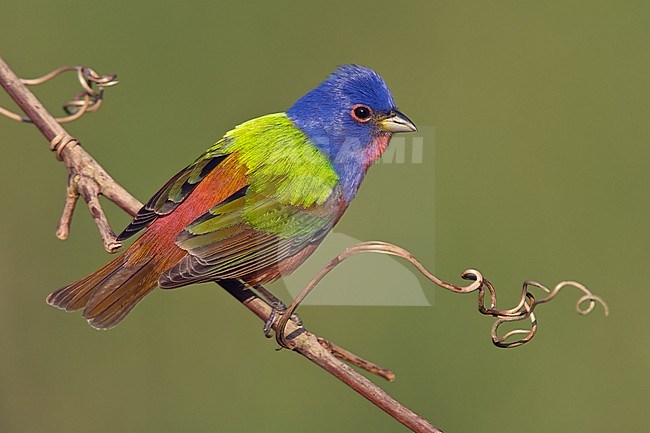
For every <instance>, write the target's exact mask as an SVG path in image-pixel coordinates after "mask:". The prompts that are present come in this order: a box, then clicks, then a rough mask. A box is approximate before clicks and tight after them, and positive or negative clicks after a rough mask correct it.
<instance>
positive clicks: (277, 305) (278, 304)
mask: <svg viewBox="0 0 650 433" xmlns="http://www.w3.org/2000/svg"><path fill="white" fill-rule="evenodd" d="M271 307H273V310H272V311H271V314H270V315H269V318H268V319H266V322H264V329H263V330H264V336H265V337H266V338H271V337H272V336H273V324H274V323H275V320H276V319H277V318H278V317H279V316H282V315H283V314H284V313H285V311H287V305H286V304H285V303H284V302H282V301H280V300H276V301H274V302H272V303H271ZM291 321H292V322H294V323H295V324H296V325H298V326H302V319H300V317H299V316H298V315H297V314H296V313H294V314H292V315H291Z"/></svg>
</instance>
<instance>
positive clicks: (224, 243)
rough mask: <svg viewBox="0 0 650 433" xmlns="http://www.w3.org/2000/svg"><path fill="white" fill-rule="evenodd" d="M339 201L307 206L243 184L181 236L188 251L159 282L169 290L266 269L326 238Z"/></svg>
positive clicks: (187, 228)
mask: <svg viewBox="0 0 650 433" xmlns="http://www.w3.org/2000/svg"><path fill="white" fill-rule="evenodd" d="M335 202H336V200H335V199H332V200H331V201H328V202H327V203H326V204H324V205H316V206H314V207H311V208H303V207H300V206H291V205H285V204H282V203H280V202H279V201H278V200H277V199H276V198H275V197H268V196H260V195H252V194H250V189H247V188H244V189H242V190H240V191H238V192H237V193H236V194H233V196H232V198H229V199H228V200H225V201H224V202H222V203H221V204H219V205H217V206H215V207H214V208H212V209H211V210H210V211H209V212H207V213H205V214H204V215H203V216H201V217H199V218H197V219H196V220H195V221H194V222H192V223H191V224H190V225H188V226H187V227H186V228H185V230H183V231H182V232H181V233H180V234H179V235H178V237H177V238H176V244H177V245H178V246H179V247H180V248H182V249H184V250H185V251H187V253H188V254H187V255H186V256H185V257H184V258H183V259H181V261H180V262H179V263H178V264H176V265H175V266H174V267H172V268H171V269H169V270H167V271H166V272H165V273H164V274H163V275H162V276H161V277H160V278H159V280H158V284H159V285H160V287H161V288H163V289H171V288H175V287H180V286H185V285H187V284H191V283H197V282H202V281H213V280H223V279H233V278H244V277H248V278H254V276H255V275H257V274H260V273H264V272H267V271H269V269H270V268H273V267H274V266H276V265H277V264H278V263H281V262H283V261H285V260H288V259H290V258H292V257H294V256H296V255H297V254H299V253H300V252H302V251H305V250H306V249H309V247H310V246H314V248H315V246H316V245H318V244H319V243H320V242H321V241H322V239H323V237H324V236H325V235H326V234H327V233H328V232H329V230H330V229H331V227H332V226H333V225H334V224H335V223H336V220H337V219H338V217H339V212H338V209H335V206H334V203H335ZM330 203H332V205H330ZM290 270H292V269H290ZM290 270H289V271H290ZM277 272H281V270H277ZM278 276H279V275H278Z"/></svg>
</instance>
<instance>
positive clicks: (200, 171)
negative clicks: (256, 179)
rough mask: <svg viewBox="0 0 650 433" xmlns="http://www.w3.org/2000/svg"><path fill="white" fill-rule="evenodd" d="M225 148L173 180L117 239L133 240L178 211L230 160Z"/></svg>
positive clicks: (211, 151)
mask: <svg viewBox="0 0 650 433" xmlns="http://www.w3.org/2000/svg"><path fill="white" fill-rule="evenodd" d="M222 147H223V140H222V141H220V142H219V143H217V145H215V146H213V147H212V148H210V149H209V150H208V151H207V152H206V153H205V154H203V155H201V157H200V158H199V159H197V160H196V161H194V162H193V163H192V164H190V165H188V166H187V167H185V168H184V169H182V170H181V171H179V172H178V173H177V174H176V175H175V176H174V177H172V178H171V179H169V180H168V181H167V183H166V184H165V185H163V187H162V188H160V190H158V192H156V193H155V194H154V195H153V197H151V199H149V201H148V202H147V204H145V205H144V206H143V207H142V208H141V209H140V211H138V213H137V215H136V216H135V217H134V218H133V221H131V223H130V224H129V225H128V226H127V227H126V228H125V229H124V231H123V232H122V233H121V234H120V235H119V236H118V237H117V239H118V240H120V241H121V240H124V239H127V238H129V237H131V236H133V235H134V234H136V233H137V232H139V231H140V230H142V229H144V228H146V227H148V226H149V225H150V224H151V223H153V222H154V221H155V220H156V219H157V218H158V217H161V216H164V215H167V214H169V213H170V212H172V211H173V210H174V209H176V208H177V207H178V205H180V204H181V203H182V202H183V200H185V199H186V198H187V196H188V195H189V194H190V193H191V192H192V191H194V189H195V188H196V186H197V185H198V184H199V183H200V182H201V181H202V180H203V179H204V178H205V177H206V176H207V175H208V174H209V173H210V172H211V171H212V170H214V169H215V167H217V166H218V165H219V163H221V161H223V160H224V159H225V158H226V157H227V156H228V154H227V153H225V152H223V151H221V148H222Z"/></svg>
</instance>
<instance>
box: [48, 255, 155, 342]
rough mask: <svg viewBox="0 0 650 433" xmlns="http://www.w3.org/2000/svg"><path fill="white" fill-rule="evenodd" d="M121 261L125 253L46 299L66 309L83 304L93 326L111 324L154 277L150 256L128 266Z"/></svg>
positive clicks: (149, 286) (151, 284) (145, 290)
mask: <svg viewBox="0 0 650 433" xmlns="http://www.w3.org/2000/svg"><path fill="white" fill-rule="evenodd" d="M125 263H126V260H125V255H123V256H121V257H118V258H116V259H115V260H113V261H111V262H110V263H108V264H107V265H106V266H104V267H102V268H101V269H99V270H98V271H97V272H95V273H93V274H90V275H88V276H87V277H85V278H82V279H81V280H79V281H77V282H75V283H72V284H70V285H68V286H65V287H63V288H61V289H58V290H56V291H54V292H52V293H51V294H50V295H49V296H48V297H47V303H48V304H50V305H52V306H55V307H58V308H61V309H63V310H66V311H74V310H79V309H81V308H83V309H84V311H83V317H84V318H85V319H86V320H87V321H88V323H89V324H90V326H92V327H93V328H96V329H110V328H112V327H114V326H115V325H117V324H118V323H119V322H120V321H121V320H122V319H123V318H124V317H125V316H126V315H127V314H128V313H129V312H130V311H131V310H132V309H133V307H135V305H136V304H137V303H138V302H140V301H141V300H142V298H144V297H145V296H146V295H147V294H148V293H149V292H150V291H152V290H153V289H154V288H155V287H156V285H157V280H158V273H157V272H155V268H156V266H155V263H154V261H153V260H152V259H151V258H149V259H148V260H146V261H145V262H144V263H140V264H132V265H130V266H126V265H125Z"/></svg>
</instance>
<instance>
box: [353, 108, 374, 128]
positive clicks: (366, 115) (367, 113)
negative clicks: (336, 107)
mask: <svg viewBox="0 0 650 433" xmlns="http://www.w3.org/2000/svg"><path fill="white" fill-rule="evenodd" d="M350 115H351V116H352V118H353V119H354V120H356V121H357V122H361V123H366V122H367V121H369V120H370V119H371V118H372V109H371V108H370V107H368V106H367V105H363V104H356V105H355V106H354V107H352V110H351V111H350Z"/></svg>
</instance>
